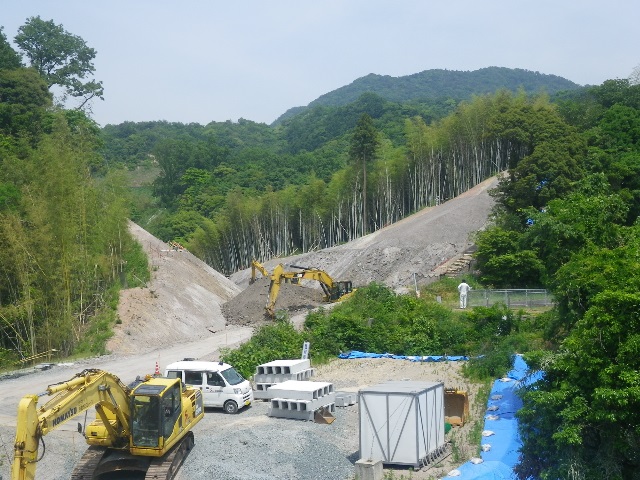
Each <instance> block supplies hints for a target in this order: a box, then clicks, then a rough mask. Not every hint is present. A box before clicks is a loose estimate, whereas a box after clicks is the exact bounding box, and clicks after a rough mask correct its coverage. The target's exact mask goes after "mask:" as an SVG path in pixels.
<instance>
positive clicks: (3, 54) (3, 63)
mask: <svg viewBox="0 0 640 480" xmlns="http://www.w3.org/2000/svg"><path fill="white" fill-rule="evenodd" d="M21 66H22V61H21V58H20V55H19V54H18V52H16V51H15V50H14V49H13V48H12V47H11V45H10V44H9V42H8V41H7V36H6V35H5V34H4V32H3V27H0V70H13V69H15V68H20V67H21Z"/></svg>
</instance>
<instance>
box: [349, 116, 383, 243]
mask: <svg viewBox="0 0 640 480" xmlns="http://www.w3.org/2000/svg"><path fill="white" fill-rule="evenodd" d="M379 143H380V141H379V134H378V130H376V127H375V126H374V125H373V119H372V118H371V117H370V116H369V115H368V114H366V113H364V114H362V115H361V116H360V119H359V120H358V124H357V125H356V128H355V130H354V132H353V136H352V138H351V144H350V146H349V156H350V157H351V159H352V160H353V161H354V162H356V163H360V164H362V196H363V200H362V227H363V229H362V230H363V231H362V233H363V235H366V234H367V232H368V231H369V228H368V226H369V217H368V216H367V163H368V162H372V161H373V160H374V159H375V156H376V150H377V148H378V145H379Z"/></svg>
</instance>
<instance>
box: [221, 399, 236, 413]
mask: <svg viewBox="0 0 640 480" xmlns="http://www.w3.org/2000/svg"><path fill="white" fill-rule="evenodd" d="M224 411H225V412H227V413H238V404H237V403H236V402H234V401H233V400H227V401H226V402H224Z"/></svg>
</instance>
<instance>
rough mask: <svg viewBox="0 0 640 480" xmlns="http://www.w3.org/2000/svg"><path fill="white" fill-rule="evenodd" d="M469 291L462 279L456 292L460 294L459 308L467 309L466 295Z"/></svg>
mask: <svg viewBox="0 0 640 480" xmlns="http://www.w3.org/2000/svg"><path fill="white" fill-rule="evenodd" d="M469 290H471V287H470V286H469V285H468V284H467V282H466V281H465V279H464V278H463V279H462V282H461V283H460V285H458V292H460V308H467V294H468V293H469Z"/></svg>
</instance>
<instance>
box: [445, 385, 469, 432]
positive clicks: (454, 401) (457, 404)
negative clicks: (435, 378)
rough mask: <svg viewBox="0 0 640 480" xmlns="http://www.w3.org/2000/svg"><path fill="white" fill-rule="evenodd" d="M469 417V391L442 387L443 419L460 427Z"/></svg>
mask: <svg viewBox="0 0 640 480" xmlns="http://www.w3.org/2000/svg"><path fill="white" fill-rule="evenodd" d="M468 419H469V392H467V391H466V390H460V389H458V388H445V389H444V421H445V422H446V423H449V424H450V425H452V426H454V427H461V426H462V425H464V424H465V422H466V421H467V420H468Z"/></svg>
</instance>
